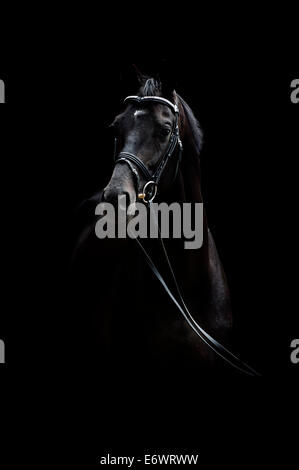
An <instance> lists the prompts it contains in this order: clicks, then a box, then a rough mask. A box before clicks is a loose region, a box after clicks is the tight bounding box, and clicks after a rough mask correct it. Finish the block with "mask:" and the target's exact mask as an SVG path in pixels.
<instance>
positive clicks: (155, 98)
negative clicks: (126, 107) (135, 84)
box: [124, 95, 179, 114]
mask: <svg viewBox="0 0 299 470" xmlns="http://www.w3.org/2000/svg"><path fill="white" fill-rule="evenodd" d="M126 101H136V102H137V103H143V102H145V103H146V102H155V103H160V104H164V105H165V106H168V107H169V108H170V109H171V111H172V112H173V113H175V114H179V108H178V107H177V105H176V104H173V103H172V102H171V101H169V100H167V99H166V98H161V97H160V96H137V95H132V96H127V97H126V98H125V99H124V103H125V102H126Z"/></svg>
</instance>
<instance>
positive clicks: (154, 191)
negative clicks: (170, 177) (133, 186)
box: [138, 181, 158, 204]
mask: <svg viewBox="0 0 299 470" xmlns="http://www.w3.org/2000/svg"><path fill="white" fill-rule="evenodd" d="M150 185H153V189H152V190H151V191H150V190H148V187H149V186H150ZM157 190H158V185H157V183H156V182H155V181H148V182H147V183H146V184H145V185H144V187H143V192H142V193H140V194H138V198H139V199H142V200H143V202H145V203H146V204H148V203H149V202H152V201H153V200H154V199H155V197H156V194H157ZM147 192H148V193H149V194H147Z"/></svg>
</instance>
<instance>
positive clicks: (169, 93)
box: [160, 62, 177, 99]
mask: <svg viewBox="0 0 299 470" xmlns="http://www.w3.org/2000/svg"><path fill="white" fill-rule="evenodd" d="M163 65H164V66H163ZM160 79H161V83H162V93H163V96H165V98H168V99H170V98H172V97H173V92H174V90H175V89H176V87H177V77H176V71H175V68H174V67H171V64H170V63H166V62H164V63H163V64H162V67H161V72H160Z"/></svg>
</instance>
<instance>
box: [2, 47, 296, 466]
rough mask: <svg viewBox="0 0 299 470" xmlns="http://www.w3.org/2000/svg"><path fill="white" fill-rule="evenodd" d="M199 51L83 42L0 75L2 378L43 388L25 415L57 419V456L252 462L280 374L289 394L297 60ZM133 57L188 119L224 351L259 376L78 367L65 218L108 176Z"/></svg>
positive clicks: (269, 430) (274, 413)
mask: <svg viewBox="0 0 299 470" xmlns="http://www.w3.org/2000/svg"><path fill="white" fill-rule="evenodd" d="M206 49H207V51H208V52H206V53H204V52H203V48H199V49H197V48H196V49H195V50H194V51H192V54H190V57H189V56H188V57H187V56H186V54H184V53H183V52H182V53H181V52H180V53H179V52H178V53H177V54H174V55H173V56H171V57H169V56H166V57H165V56H163V55H161V58H160V57H157V55H156V54H155V53H152V54H147V53H146V54H145V53H143V54H140V55H138V56H134V57H132V56H130V57H128V56H127V55H125V54H123V51H119V48H116V49H113V50H112V52H111V53H109V54H106V55H103V54H101V52H100V53H99V54H98V55H97V56H96V59H95V50H94V49H93V48H92V49H89V51H88V52H87V51H81V52H80V53H79V54H78V55H77V54H75V53H74V55H67V56H64V57H63V58H60V56H59V59H58V58H57V61H56V62H55V61H54V63H52V62H51V63H47V64H44V63H43V64H42V65H40V66H39V67H37V66H36V64H35V67H34V68H30V65H28V67H27V68H24V67H23V66H22V67H21V66H20V67H18V66H16V67H15V69H12V71H11V72H9V75H8V73H5V70H4V71H3V74H2V75H1V76H0V78H4V79H5V82H6V91H7V104H6V105H5V107H1V109H0V112H1V128H2V137H1V139H2V143H4V145H2V146H1V147H2V149H4V151H3V154H2V164H3V171H2V178H3V185H2V191H1V192H2V215H3V220H4V229H3V233H2V235H3V238H4V241H3V242H2V251H3V272H4V276H3V286H4V293H3V306H4V308H2V313H1V323H0V337H1V338H2V339H4V340H5V343H6V356H7V364H6V365H5V366H4V368H5V370H4V372H5V373H6V374H7V377H8V378H9V379H11V380H13V381H16V383H19V381H20V380H21V381H22V379H21V378H24V377H25V376H26V380H28V381H29V382H30V383H32V385H33V395H34V396H36V400H37V401H38V400H39V399H40V397H41V395H40V394H39V390H42V396H43V392H46V395H45V403H44V407H43V408H42V409H43V412H42V415H41V416H40V417H39V418H38V420H40V425H41V426H43V425H44V423H45V421H47V420H48V419H50V421H51V420H54V421H55V423H56V424H55V426H54V429H55V430H54V441H55V445H54V448H55V449H57V448H60V449H61V450H63V453H64V456H65V458H66V461H67V459H68V457H67V455H71V456H72V457H75V458H76V457H77V456H78V458H79V456H80V457H82V459H83V461H84V462H89V460H90V462H93V461H94V456H95V455H103V454H104V453H105V449H107V450H110V453H113V451H114V452H115V453H116V454H120V455H121V454H122V453H123V455H130V454H135V455H136V454H137V453H138V452H139V453H140V455H142V453H143V451H144V450H146V449H147V450H148V451H149V453H155V452H157V451H160V452H161V451H163V450H164V452H167V453H169V452H170V451H174V450H176V452H179V451H182V452H183V453H187V452H188V451H189V450H194V451H195V450H199V452H200V454H201V455H202V457H201V458H202V459H203V460H202V462H204V463H205V464H206V463H207V464H208V463H209V462H210V463H211V464H214V463H222V462H224V461H225V462H228V463H229V462H231V461H232V462H234V463H237V464H238V463H239V464H240V465H243V462H244V459H246V460H247V461H249V463H252V464H254V463H256V460H258V459H259V461H260V460H262V461H263V462H265V463H266V462H268V459H269V458H271V459H272V458H273V457H274V458H275V457H276V454H275V451H274V450H273V447H275V446H276V445H277V446H278V447H279V446H280V445H281V441H280V439H281V434H282V433H283V430H285V429H286V428H287V427H288V424H287V422H285V423H284V422H283V424H282V425H281V427H280V428H279V432H278V431H277V428H276V427H275V425H276V424H277V420H278V419H283V420H284V419H285V418H287V417H288V413H289V412H290V411H289V410H288V409H287V405H286V403H287V401H286V399H285V398H283V397H282V395H281V396H280V395H276V392H277V387H278V384H279V386H280V387H282V388H285V391H286V393H287V394H289V396H291V393H292V391H294V383H293V381H292V379H293V378H294V377H295V376H296V374H298V371H297V370H296V367H297V368H298V366H295V365H293V364H291V362H290V359H289V356H290V342H291V340H292V339H293V338H296V337H298V329H296V316H297V313H296V309H297V307H296V290H297V288H296V280H295V277H294V275H293V272H294V271H293V269H292V267H293V265H294V264H295V262H296V261H295V259H296V256H297V253H296V251H297V250H296V233H295V231H296V212H297V211H296V199H295V198H296V175H297V170H296V159H297V158H298V140H297V134H298V112H299V105H294V104H292V103H291V102H290V91H291V90H290V82H291V80H292V79H293V78H297V75H298V70H295V69H294V60H293V56H292V54H290V55H291V59H289V58H288V56H287V54H286V53H285V52H286V50H287V47H286V49H284V50H281V51H277V49H275V48H273V49H272V48H271V47H270V48H269V49H268V48H263V47H260V45H255V46H253V45H252V46H249V47H247V48H245V49H244V48H243V49H242V50H241V51H240V49H239V48H237V47H236V48H234V49H227V48H226V47H225V46H224V45H222V46H221V45H219V44H217V47H215V48H213V47H212V45H211V44H209V47H207V48H206ZM145 56H146V58H145ZM132 63H135V64H137V65H138V66H139V67H140V69H141V70H142V71H143V72H144V73H148V74H149V75H151V74H152V73H153V72H154V73H161V71H162V70H163V71H164V73H165V74H166V76H167V74H168V76H170V77H172V78H173V77H175V82H176V85H175V87H176V90H177V91H178V93H179V94H180V95H181V96H182V97H183V98H184V99H185V100H186V101H187V102H188V103H189V104H190V106H191V108H192V109H193V111H194V113H195V115H196V116H197V117H198V119H199V121H200V123H201V125H202V128H203V130H204V135H205V144H204V148H203V152H202V157H201V166H202V184H203V193H204V199H205V204H206V209H207V215H208V221H209V226H210V228H211V230H212V233H213V235H214V237H215V241H216V245H217V248H218V251H219V254H220V257H221V259H222V261H223V264H224V267H225V271H226V273H227V276H228V281H229V285H230V289H231V295H232V302H233V312H234V316H235V328H236V335H237V344H238V349H239V352H241V353H242V356H243V357H244V358H246V360H247V361H248V362H249V363H250V364H252V365H254V366H255V367H256V368H257V369H258V370H259V371H261V373H262V377H261V378H260V379H248V378H243V377H241V376H239V375H237V374H236V375H233V376H232V377H231V376H230V377H229V378H228V379H223V378H221V377H213V376H211V377H210V378H209V380H208V381H207V380H205V381H204V382H203V381H202V380H201V377H200V374H198V375H197V376H196V377H194V376H191V377H190V376H188V375H187V374H186V376H185V377H182V376H180V377H176V376H175V375H171V376H167V375H166V376H165V375H164V376H162V377H161V375H159V374H157V375H156V376H154V377H152V376H147V374H146V371H143V372H142V373H141V374H140V377H136V376H135V377H132V376H130V371H128V372H127V373H125V372H126V371H124V374H123V375H121V376H118V377H114V376H113V371H111V374H110V375H109V376H103V375H102V373H101V371H98V370H92V369H91V368H89V366H88V364H86V358H85V356H84V351H83V352H82V351H81V346H82V343H83V345H84V339H83V340H82V338H80V325H79V324H78V319H77V318H74V317H73V312H72V310H71V308H70V303H69V297H68V295H69V293H68V280H67V279H68V265H69V256H70V253H71V250H72V246H73V245H72V244H73V225H72V221H73V213H74V209H75V207H76V206H77V204H78V203H79V202H80V201H81V200H82V199H83V198H85V197H88V196H89V195H91V194H92V193H93V192H94V191H96V190H97V189H99V188H101V187H102V185H103V184H105V182H107V180H108V178H109V174H110V172H111V169H112V152H113V142H112V139H111V137H110V135H109V133H108V130H107V128H108V125H109V124H110V122H111V121H112V119H113V117H114V115H115V114H116V113H117V112H118V110H119V109H120V106H121V103H122V99H123V98H124V97H125V96H126V95H128V94H130V93H132V92H133V93H134V92H135V91H136V87H135V88H133V89H132V85H131V84H132V69H131V64H132ZM165 70H166V72H165ZM1 153H2V150H1ZM22 383H23V382H22ZM270 398H271V399H270ZM290 401H292V400H291V399H290ZM278 405H279V406H278ZM52 412H53V415H52ZM54 417H55V418H54ZM56 420H57V421H56ZM38 422H39V421H38ZM230 426H231V432H227V431H226V429H228V428H229V427H230ZM265 436H267V439H266V438H265ZM266 440H267V442H266ZM292 442H293V441H292V436H290V437H289V439H288V445H287V447H285V448H284V449H283V450H281V449H280V450H279V451H277V452H279V456H280V457H281V458H282V460H283V461H284V462H286V461H287V460H288V458H291V454H292V449H293V447H292ZM44 444H45V443H44ZM47 445H48V443H46V446H47ZM236 448H238V449H239V451H241V453H240V456H239V453H237V451H236V450H235V449H236ZM53 452H54V451H53ZM52 455H53V453H52ZM69 458H71V457H69Z"/></svg>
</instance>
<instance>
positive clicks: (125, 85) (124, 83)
mask: <svg viewBox="0 0 299 470" xmlns="http://www.w3.org/2000/svg"><path fill="white" fill-rule="evenodd" d="M120 82H121V89H122V93H123V94H124V95H134V94H135V93H136V92H137V90H138V89H139V88H140V86H141V85H142V82H143V75H142V73H141V71H140V70H139V68H138V67H137V65H135V64H129V65H128V64H126V66H125V67H123V69H122V71H121V75H120Z"/></svg>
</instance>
